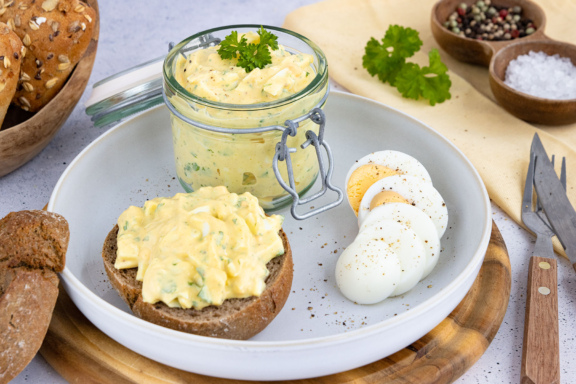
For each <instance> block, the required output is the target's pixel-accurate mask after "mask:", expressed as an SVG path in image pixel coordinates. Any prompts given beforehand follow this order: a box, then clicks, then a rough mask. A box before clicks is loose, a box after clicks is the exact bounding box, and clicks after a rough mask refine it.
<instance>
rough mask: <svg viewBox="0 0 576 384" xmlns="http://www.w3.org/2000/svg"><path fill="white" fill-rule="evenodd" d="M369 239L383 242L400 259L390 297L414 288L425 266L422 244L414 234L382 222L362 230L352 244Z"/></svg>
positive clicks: (405, 228)
mask: <svg viewBox="0 0 576 384" xmlns="http://www.w3.org/2000/svg"><path fill="white" fill-rule="evenodd" d="M371 239H379V240H381V241H384V242H385V243H386V244H388V246H389V247H390V249H392V251H394V253H395V254H396V256H398V259H400V265H401V266H402V274H401V276H400V281H399V282H398V285H397V286H396V288H395V289H394V291H393V292H392V293H391V294H390V296H397V295H401V294H403V293H406V292H408V291H409V290H411V289H412V288H414V286H415V285H416V284H418V282H419V281H420V279H421V278H422V275H423V274H424V268H425V266H426V251H425V250H424V243H423V241H422V240H421V239H420V238H419V237H418V235H417V234H416V232H414V231H413V230H412V229H410V228H408V227H407V226H406V225H404V224H400V223H398V222H396V221H392V220H382V221H378V222H377V223H375V224H374V225H371V226H368V227H366V228H364V230H363V231H362V232H360V233H358V236H356V240H354V242H366V241H369V240H371Z"/></svg>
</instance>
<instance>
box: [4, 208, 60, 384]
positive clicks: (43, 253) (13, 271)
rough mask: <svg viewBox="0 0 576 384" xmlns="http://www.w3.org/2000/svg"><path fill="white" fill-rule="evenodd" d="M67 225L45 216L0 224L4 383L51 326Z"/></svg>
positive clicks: (26, 214)
mask: <svg viewBox="0 0 576 384" xmlns="http://www.w3.org/2000/svg"><path fill="white" fill-rule="evenodd" d="M68 239H69V231H68V223H67V222H66V220H65V219H64V218H63V217H62V216H60V215H58V214H54V213H50V212H45V211H20V212H12V213H10V214H8V215H7V216H6V217H4V218H3V219H2V220H0V334H1V335H2V337H0V384H3V383H8V382H9V381H10V380H12V379H13V378H14V377H16V376H17V375H18V373H20V372H21V371H22V370H23V369H24V368H25V367H26V365H28V363H29V362H30V360H32V358H33V357H34V355H35V354H36V352H37V351H38V349H39V348H40V346H41V345H42V341H43V340H44V336H45V335H46V332H47V330H48V325H49V324H50V318H51V317H52V311H53V310H54V305H55V304H56V298H57V297H58V275H57V274H56V272H60V271H62V270H63V269H64V263H65V255H66V250H67V248H68Z"/></svg>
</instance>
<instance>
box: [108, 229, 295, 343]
mask: <svg viewBox="0 0 576 384" xmlns="http://www.w3.org/2000/svg"><path fill="white" fill-rule="evenodd" d="M117 234H118V226H117V225H116V226H115V227H114V228H113V229H112V230H111V231H110V232H109V233H108V236H107V237H106V240H105V242H104V246H103V249H102V257H103V260H104V267H105V269H106V273H107V275H108V277H109V279H110V283H111V284H112V286H113V287H114V288H115V289H116V291H117V292H118V293H119V294H120V296H121V297H122V299H124V301H125V302H126V303H127V304H128V305H129V306H130V308H131V309H132V312H134V314H135V315H136V316H138V317H140V318H142V319H144V320H147V321H149V322H151V323H154V324H158V325H161V326H164V327H167V328H171V329H175V330H177V331H182V332H187V333H193V334H197V335H201V336H209V337H219V338H225V339H236V340H245V339H249V338H251V337H252V336H254V335H256V334H257V333H259V332H261V331H262V330H263V329H264V328H266V326H267V325H268V324H270V322H271V321H272V320H273V319H274V318H275V317H276V315H278V313H279V312H280V310H281V309H282V307H283V306H284V304H285V303H286V300H287V299H288V295H289V294H290V289H291V287H292V277H293V267H294V265H293V261H292V250H291V249H290V244H289V242H288V238H287V237H286V234H285V233H284V231H282V230H280V236H281V238H282V242H283V244H284V255H281V256H277V257H275V258H274V259H272V260H271V261H270V262H268V264H267V265H266V266H267V268H268V270H269V271H270V274H269V275H268V277H267V279H266V289H265V290H264V292H263V293H262V294H261V295H260V296H258V297H255V296H253V297H249V298H244V299H227V300H225V301H224V303H223V304H222V305H220V306H213V305H212V306H208V307H205V308H203V309H201V310H197V309H193V308H190V309H182V308H170V307H168V306H167V305H166V304H164V303H162V302H158V303H155V304H150V303H146V302H144V300H143V299H142V295H141V293H142V283H141V282H140V281H137V280H136V272H137V268H130V269H124V270H118V269H116V268H115V267H114V262H115V261H116V251H117V245H116V238H117Z"/></svg>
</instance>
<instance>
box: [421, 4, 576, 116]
mask: <svg viewBox="0 0 576 384" xmlns="http://www.w3.org/2000/svg"><path fill="white" fill-rule="evenodd" d="M545 26H546V16H545V14H544V11H543V10H542V8H540V7H539V6H538V5H537V4H535V3H533V2H531V1H528V0H497V1H492V0H441V1H439V2H438V3H436V4H435V5H434V8H433V9H432V16H431V28H432V34H433V35H434V38H435V39H436V41H437V42H438V44H439V45H440V46H441V47H442V48H443V49H444V50H445V51H446V52H448V53H449V54H450V55H451V56H453V57H454V58H456V59H457V60H459V61H462V62H467V63H471V64H478V65H483V66H486V67H489V80H490V87H491V89H492V93H493V94H494V97H495V98H496V100H497V101H498V102H499V103H500V105H501V106H502V107H503V108H504V109H506V110H507V111H508V112H510V113H511V114H513V115H514V116H516V117H518V118H520V119H522V120H525V121H528V122H531V123H538V124H545V125H562V124H571V123H574V122H576V83H574V81H576V80H573V79H574V77H575V76H576V46H574V45H572V44H569V43H564V42H558V41H554V40H552V39H550V38H549V37H547V36H546V35H545V33H544V28H545ZM519 71H520V72H524V73H518V72H519ZM552 72H554V73H556V72H562V73H563V75H562V76H565V77H564V78H565V79H567V80H563V79H564V78H562V77H561V76H560V77H559V76H555V78H552V77H551V75H550V73H552Z"/></svg>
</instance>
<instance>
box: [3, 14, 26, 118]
mask: <svg viewBox="0 0 576 384" xmlns="http://www.w3.org/2000/svg"><path fill="white" fill-rule="evenodd" d="M21 51H22V41H20V38H19V37H18V35H16V34H15V33H14V32H12V31H11V30H10V28H8V26H7V25H6V24H4V23H0V58H1V60H0V127H1V126H2V123H3V122H4V118H5V117H6V112H7V111H8V107H9V106H10V103H11V102H12V99H13V98H14V93H15V92H16V86H17V85H18V78H19V77H20V62H21V59H22V58H21Z"/></svg>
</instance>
